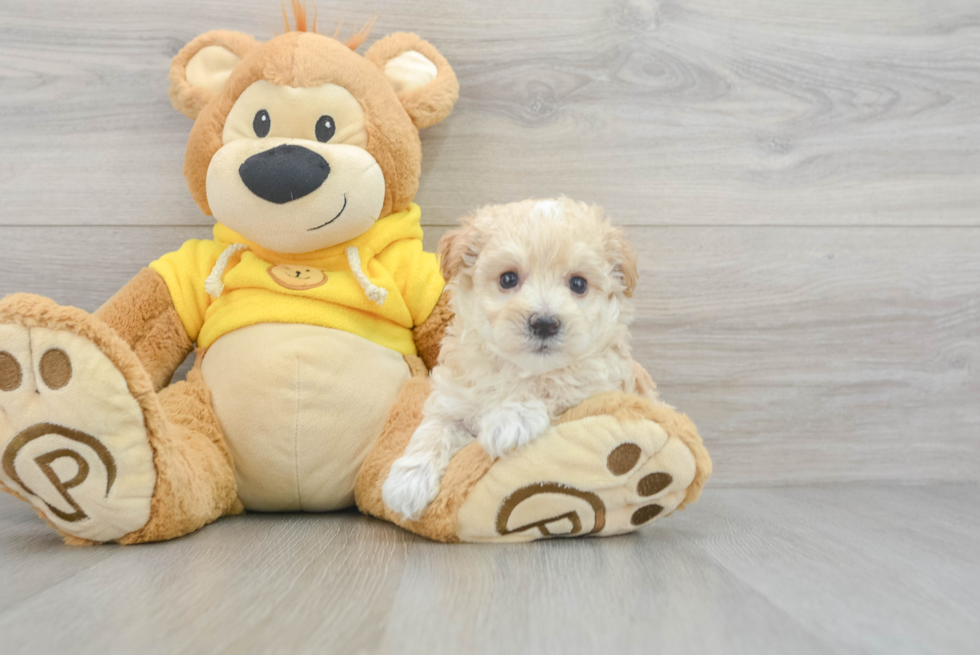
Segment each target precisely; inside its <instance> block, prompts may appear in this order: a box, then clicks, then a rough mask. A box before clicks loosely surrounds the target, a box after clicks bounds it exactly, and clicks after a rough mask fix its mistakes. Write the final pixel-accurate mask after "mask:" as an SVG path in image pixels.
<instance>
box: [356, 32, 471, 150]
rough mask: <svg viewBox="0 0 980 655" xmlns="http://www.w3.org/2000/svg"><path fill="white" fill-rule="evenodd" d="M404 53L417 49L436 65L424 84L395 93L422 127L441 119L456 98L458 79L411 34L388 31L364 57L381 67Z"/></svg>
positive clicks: (435, 54)
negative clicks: (430, 77)
mask: <svg viewBox="0 0 980 655" xmlns="http://www.w3.org/2000/svg"><path fill="white" fill-rule="evenodd" d="M407 52H417V53H418V54H420V55H422V56H423V57H425V59H427V60H428V61H430V62H431V63H432V64H434V65H435V68H436V77H435V79H433V80H432V81H430V82H429V83H428V84H425V85H423V86H416V87H412V88H408V89H406V90H404V91H402V92H401V93H399V95H398V99H399V100H400V101H401V103H402V106H403V107H404V108H405V111H406V112H408V115H409V116H411V117H412V122H413V123H415V126H416V127H417V128H418V129H420V130H422V129H425V128H427V127H431V126H433V125H435V124H436V123H438V122H439V121H441V120H443V119H444V118H446V116H448V115H449V113H450V112H451V111H452V110H453V105H455V104H456V99H457V98H458V97H459V81H458V80H457V79H456V74H455V73H454V72H453V69H452V68H451V67H450V66H449V62H447V61H446V58H445V57H443V56H442V55H441V54H440V53H439V51H438V50H436V49H435V48H434V47H432V45H431V44H430V43H429V42H427V41H424V40H423V39H421V38H419V37H418V36H417V35H415V34H407V33H403V32H400V33H396V34H389V35H388V36H386V37H384V38H383V39H380V40H378V41H377V42H376V43H375V44H374V45H372V46H371V47H370V48H369V49H368V51H367V52H366V53H364V56H365V57H366V58H367V59H368V61H372V62H374V63H375V64H377V66H378V67H379V68H381V69H382V70H384V68H385V65H386V64H387V63H388V62H390V61H391V60H393V59H395V58H397V57H399V56H400V55H403V54H404V53H407Z"/></svg>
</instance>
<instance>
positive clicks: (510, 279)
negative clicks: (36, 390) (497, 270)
mask: <svg viewBox="0 0 980 655" xmlns="http://www.w3.org/2000/svg"><path fill="white" fill-rule="evenodd" d="M520 281H521V278H520V276H518V275H517V273H515V272H514V271H507V272H506V273H502V274H501V275H500V288H501V289H513V288H514V287H516V286H517V283H518V282H520Z"/></svg>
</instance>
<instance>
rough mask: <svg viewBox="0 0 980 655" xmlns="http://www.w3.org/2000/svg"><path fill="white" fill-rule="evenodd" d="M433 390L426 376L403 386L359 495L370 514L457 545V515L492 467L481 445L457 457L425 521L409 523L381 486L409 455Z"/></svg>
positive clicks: (363, 474) (359, 485) (360, 483)
mask: <svg viewBox="0 0 980 655" xmlns="http://www.w3.org/2000/svg"><path fill="white" fill-rule="evenodd" d="M430 391H431V387H430V385H429V380H428V378H422V377H416V378H412V379H411V380H409V381H408V382H407V383H405V385H404V386H403V387H402V389H401V393H400V394H399V395H398V400H397V401H396V402H395V405H394V406H393V407H392V409H391V412H390V413H389V414H388V421H387V422H386V424H385V427H384V430H383V431H382V433H381V436H380V437H378V441H377V442H376V443H375V446H374V448H373V449H372V450H371V452H370V453H368V456H367V458H366V459H365V460H364V465H363V466H361V470H360V473H358V476H357V486H356V487H355V489H354V493H355V497H356V499H357V507H358V508H359V509H360V510H361V511H362V512H364V513H365V514H370V515H372V516H376V517H378V518H381V519H384V520H386V521H391V522H392V523H395V524H397V525H400V526H402V527H403V528H406V529H407V530H411V531H412V532H414V533H416V534H420V535H422V536H424V537H428V538H429V539H435V540H437V541H447V542H455V541H458V539H457V537H456V515H457V513H458V511H459V508H460V506H461V505H462V504H463V502H464V501H465V500H466V496H467V494H468V493H469V491H470V489H471V488H472V487H473V485H474V484H476V483H477V482H478V481H479V479H480V478H481V477H482V476H483V474H484V473H486V471H487V470H488V469H489V468H490V464H491V461H490V458H489V457H488V456H487V454H486V453H484V452H483V449H482V448H480V447H479V446H477V448H475V449H474V448H473V447H472V446H471V447H467V448H465V449H463V450H462V451H461V452H459V453H457V454H456V456H455V457H454V458H453V460H452V462H451V463H450V465H449V469H448V470H447V471H446V476H445V477H444V478H443V483H442V488H441V489H440V491H439V495H438V496H437V497H436V499H435V500H434V501H432V504H431V505H429V508H428V509H427V510H426V511H425V513H424V514H423V515H422V517H421V518H420V520H419V521H405V520H403V519H402V518H401V517H399V516H397V515H396V514H395V513H394V512H392V511H391V510H389V509H388V508H387V507H386V506H385V504H384V502H383V501H382V499H381V485H383V484H384V481H385V478H387V477H388V471H389V470H390V469H391V465H392V463H394V461H395V460H396V459H398V458H399V457H400V456H401V454H402V453H403V452H404V451H405V446H407V445H408V441H409V439H410V438H411V437H412V433H413V432H415V428H416V427H418V425H419V423H421V422H422V405H423V404H424V403H425V399H426V398H427V397H428V395H429V392H430ZM474 445H476V444H474Z"/></svg>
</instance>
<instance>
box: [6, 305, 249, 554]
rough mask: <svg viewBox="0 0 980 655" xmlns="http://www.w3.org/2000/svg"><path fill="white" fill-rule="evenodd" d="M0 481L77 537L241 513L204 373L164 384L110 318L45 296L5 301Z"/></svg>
mask: <svg viewBox="0 0 980 655" xmlns="http://www.w3.org/2000/svg"><path fill="white" fill-rule="evenodd" d="M0 464H2V465H0V487H2V488H3V489H4V490H5V491H8V492H10V493H12V494H13V495H15V496H17V497H19V498H21V499H23V500H25V501H27V502H29V503H30V504H31V505H32V506H33V507H34V508H35V509H36V510H37V512H38V513H39V514H40V515H41V516H42V518H44V519H45V520H46V521H47V522H48V523H49V524H50V525H51V526H52V527H53V528H54V529H55V530H57V531H58V532H59V533H60V534H61V535H62V536H63V537H64V538H65V541H66V542H68V543H71V544H88V543H96V542H105V541H119V542H122V543H137V542H142V541H157V540H161V539H169V538H173V537H177V536H180V535H182V534H186V533H188V532H191V531H193V530H195V529H197V528H199V527H201V526H202V525H204V524H206V523H208V522H210V521H213V520H214V519H216V518H217V517H219V516H221V515H222V514H227V513H232V512H235V511H240V509H241V507H240V504H239V503H238V501H237V497H236V492H235V478H234V472H233V469H232V464H231V458H230V456H229V454H228V451H227V449H226V448H225V446H224V440H223V437H222V435H221V430H220V428H219V427H218V423H217V420H216V419H215V417H214V413H213V410H212V409H211V406H210V395H209V394H208V390H207V388H206V387H205V386H204V383H203V381H202V380H201V379H200V374H199V373H198V372H196V371H195V372H193V373H192V374H191V375H190V376H189V378H188V382H185V383H180V384H177V385H173V386H171V387H168V388H166V389H165V390H164V391H163V392H161V393H159V394H158V393H157V392H156V391H155V389H154V380H153V379H152V378H151V376H150V374H149V373H148V372H147V371H146V369H145V368H144V366H143V364H142V363H141V362H140V359H139V357H138V356H137V354H136V353H135V352H134V351H133V350H132V349H131V348H130V346H129V345H128V344H127V343H126V341H124V340H123V339H122V338H121V337H120V336H119V335H118V334H117V333H116V332H115V331H113V330H112V329H111V328H109V327H108V326H107V325H106V324H105V323H103V322H102V321H100V320H98V319H95V318H93V317H92V316H90V315H88V314H86V313H85V312H84V311H82V310H79V309H76V308H73V307H61V306H58V305H57V304H55V303H54V302H52V301H50V300H47V299H44V298H39V297H37V296H28V295H15V296H9V297H8V298H6V299H4V301H3V302H2V303H0Z"/></svg>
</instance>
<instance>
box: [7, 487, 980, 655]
mask: <svg viewBox="0 0 980 655" xmlns="http://www.w3.org/2000/svg"><path fill="white" fill-rule="evenodd" d="M978 503H980V488H978V487H976V486H974V485H952V486H927V487H902V486H887V485H883V486H859V485H852V486H842V487H829V488H769V489H720V490H714V491H709V492H708V493H707V494H706V495H705V497H704V499H703V501H702V502H701V503H700V504H699V505H698V506H697V508H696V509H692V510H691V511H685V512H681V513H679V514H677V515H675V516H672V517H670V520H669V521H667V522H664V523H663V524H654V525H653V526H651V527H650V528H648V529H645V530H643V531H642V532H640V533H638V534H634V535H628V536H624V537H614V538H610V539H580V540H563V541H552V542H547V543H538V544H530V545H516V546H484V545H466V546H447V545H441V544H433V543H430V542H426V541H425V540H422V539H421V538H418V537H415V536H414V535H411V534H409V533H406V532H404V531H402V530H400V529H398V528H396V527H394V526H391V525H388V524H385V523H382V522H380V521H375V520H373V519H369V518H366V517H363V516H360V515H357V514H339V515H321V516H311V515H287V516H268V515H257V516H244V517H238V518H233V519H224V520H222V521H219V522H218V523H217V524H215V525H213V526H210V527H209V528H208V529H206V530H202V531H201V532H198V533H197V534H194V535H191V536H190V537H187V538H184V539H180V540H178V541H175V542H171V543H166V544H156V545H150V546H138V547H135V546H134V547H130V548H116V547H111V546H109V547H93V548H76V549H66V548H65V547H63V546H62V545H61V544H60V542H59V541H58V540H57V539H56V538H55V537H54V536H53V535H52V534H51V533H50V532H49V531H48V530H47V529H46V528H45V527H44V526H43V525H42V524H41V523H40V522H39V521H38V520H36V519H35V518H34V516H33V514H32V512H31V511H30V510H29V509H28V508H27V507H26V506H24V505H21V504H19V503H16V502H15V501H13V500H12V499H8V498H6V497H4V498H2V499H0V570H2V571H3V578H2V579H3V583H2V585H0V635H2V644H3V647H2V650H3V652H4V653H54V652H73V653H105V652H125V653H168V654H172V653H185V652H187V653H219V652H220V653H248V652H270V653H271V652H276V653H408V652H419V653H422V652H424V653H433V654H438V653H447V654H457V653H616V654H619V653H678V654H683V653H698V654H703V653H732V654H735V653H830V652H837V653H871V652H874V653H891V654H895V653H964V654H966V653H976V648H977V644H980V596H978V593H977V589H980V549H978V548H977V543H978V540H980V528H978V525H977V521H976V517H975V511H974V512H973V515H972V516H970V517H967V516H966V515H965V513H964V511H963V509H962V508H964V507H976V505H977V504H978Z"/></svg>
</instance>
